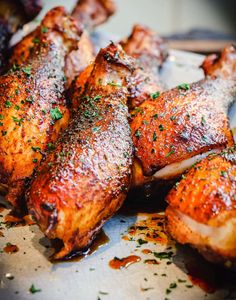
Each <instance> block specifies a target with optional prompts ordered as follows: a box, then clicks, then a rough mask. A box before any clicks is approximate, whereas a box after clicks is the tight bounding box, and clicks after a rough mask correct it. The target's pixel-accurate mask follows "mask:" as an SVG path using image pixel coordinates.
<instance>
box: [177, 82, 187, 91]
mask: <svg viewBox="0 0 236 300" xmlns="http://www.w3.org/2000/svg"><path fill="white" fill-rule="evenodd" d="M178 90H185V91H187V90H190V85H189V84H188V83H182V84H180V85H178Z"/></svg>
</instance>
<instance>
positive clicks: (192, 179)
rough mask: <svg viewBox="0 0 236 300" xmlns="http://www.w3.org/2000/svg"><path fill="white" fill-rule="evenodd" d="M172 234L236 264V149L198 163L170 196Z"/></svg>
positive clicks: (208, 254) (214, 257) (212, 256)
mask: <svg viewBox="0 0 236 300" xmlns="http://www.w3.org/2000/svg"><path fill="white" fill-rule="evenodd" d="M167 202H168V203H169V207H168V208H167V210H166V217H167V220H168V229H169V232H170V234H171V235H172V236H173V238H174V239H176V240H177V241H178V242H180V243H182V244H190V245H192V246H193V247H195V248H197V249H198V250H199V251H200V252H201V253H202V254H203V255H204V257H205V258H206V259H208V260H210V261H213V262H221V263H226V266H231V264H232V263H233V264H234V266H235V265H236V264H235V263H236V149H232V148H231V149H228V150H224V151H223V152H222V153H221V154H217V155H216V154H212V155H210V156H208V157H207V158H205V159H203V160H202V161H201V162H199V163H198V164H196V165H195V166H194V167H192V169H191V170H190V171H189V173H188V174H187V175H186V176H184V178H183V179H182V180H181V181H180V182H179V183H178V185H177V186H176V187H175V188H173V189H172V190H171V191H170V193H169V194H168V196H167Z"/></svg>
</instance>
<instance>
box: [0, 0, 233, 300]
mask: <svg viewBox="0 0 236 300" xmlns="http://www.w3.org/2000/svg"><path fill="white" fill-rule="evenodd" d="M48 2H50V6H51V5H52V2H54V3H58V4H62V1H48ZM69 2H73V1H69ZM47 8H49V7H48V6H47V7H46V8H44V10H46V9H47ZM42 15H43V13H42ZM29 27H30V26H28V25H27V26H26V27H25V29H24V30H28V28H29ZM203 59H204V57H203V56H202V55H198V54H194V53H187V52H182V51H176V50H170V55H169V57H168V59H167V62H166V63H165V64H164V66H163V69H162V72H161V76H162V79H163V81H164V82H165V83H166V84H167V86H168V87H173V86H176V85H178V84H180V83H183V82H186V83H190V82H193V81H196V80H199V79H201V78H202V77H203V72H202V71H201V70H200V69H199V67H198V66H199V65H200V64H201V63H202V61H203ZM229 115H230V120H231V127H232V128H234V127H236V105H234V106H233V107H232V108H231V110H230V113H229ZM0 202H2V203H5V202H4V199H3V198H0ZM137 202H138V199H137ZM159 203H160V199H159V198H158V196H157V197H156V199H154V202H153V201H152V203H150V199H149V198H147V199H146V200H145V201H144V202H143V203H140V202H138V205H136V198H135V196H133V198H132V199H131V200H130V204H129V203H126V204H125V206H124V208H123V209H122V210H121V211H120V212H118V213H117V214H116V215H115V216H113V217H112V218H111V219H110V221H108V222H107V223H106V225H105V226H104V228H103V230H104V232H105V234H106V236H107V237H108V238H107V240H106V242H105V243H104V244H101V245H100V247H99V248H98V249H97V250H96V251H95V252H94V253H92V254H90V255H87V256H86V257H84V258H82V259H80V260H79V259H74V260H72V261H67V262H59V263H52V262H51V261H50V259H49V257H50V255H51V254H52V251H53V250H52V248H51V247H50V241H49V240H47V239H46V238H45V237H44V236H43V234H42V233H41V232H40V230H39V228H38V227H37V226H36V225H32V226H24V227H22V226H20V227H12V228H8V229H7V228H4V230H2V232H3V233H4V237H0V250H1V253H0V299H2V300H14V299H17V300H23V299H24V300H25V299H35V300H41V299H43V300H58V299H72V300H73V299H76V300H80V299H81V300H87V299H88V300H90V299H91V300H96V299H97V300H98V299H101V300H103V299H107V300H109V299H112V300H116V299H117V300H120V299H128V300H132V299H134V300H136V299H137V300H138V299H140V300H141V299H150V300H151V299H153V300H154V299H155V300H156V299H158V300H159V299H163V300H164V299H177V300H178V299H183V298H185V299H191V300H198V299H216V300H217V299H229V300H230V299H236V285H235V284H234V281H233V279H232V278H235V277H234V274H231V273H228V272H224V271H221V270H218V269H217V268H215V266H212V265H211V264H209V263H207V262H206V261H204V260H203V259H202V258H201V257H200V256H199V255H198V254H197V253H196V252H195V251H193V250H192V249H190V248H189V247H187V246H179V245H174V244H173V243H170V244H165V243H159V242H153V241H151V242H148V243H145V244H142V242H141V243H140V241H141V240H142V237H143V236H142V232H141V231H139V233H136V234H135V235H134V236H130V235H129V234H128V233H127V232H128V231H129V228H130V226H133V225H134V224H137V222H140V221H141V220H144V219H150V218H151V217H159V216H160V214H155V213H156V212H158V210H159ZM130 207H132V210H131V209H130ZM150 207H152V208H151V209H150ZM147 208H149V209H148V210H149V213H147V212H146V210H147ZM150 211H151V212H150ZM8 212H9V210H8V209H5V210H4V211H3V212H2V213H1V216H0V222H2V221H3V220H4V216H5V215H6V214H7V213H8ZM1 226H3V227H4V226H5V225H4V224H2V225H1ZM131 228H132V227H131ZM124 236H125V237H127V236H128V237H129V238H130V239H131V241H127V240H126V238H125V239H124ZM139 239H141V240H139ZM108 240H109V241H108ZM138 240H139V241H138ZM104 241H105V240H104V238H103V242H104ZM7 243H11V244H15V245H17V246H18V248H19V251H18V252H16V253H14V254H7V253H5V252H4V251H2V249H3V248H4V247H5V246H6V244H7ZM140 244H141V245H140ZM170 247H171V248H170ZM144 249H148V250H149V251H150V252H151V253H148V254H147V253H146V254H145V253H143V252H145V251H143V250H144ZM170 251H172V252H173V256H172V258H171V259H165V258H162V259H161V256H160V255H158V253H160V252H164V253H166V252H168V253H169V252H170ZM146 252H147V251H146ZM153 253H157V255H156V256H155V255H154V254H153ZM130 255H136V256H139V257H140V258H141V260H140V261H139V262H137V263H134V264H132V265H130V266H129V267H128V268H123V269H121V270H115V269H112V268H111V267H110V266H109V262H110V261H111V260H112V259H113V258H114V257H118V258H122V257H127V256H130ZM150 259H151V260H152V259H156V261H157V262H158V263H157V264H147V263H145V262H147V260H150ZM193 273H194V277H191V276H190V275H191V274H192V275H193ZM200 273H201V274H200ZM202 277H203V278H204V280H202ZM219 281H221V282H220V283H219ZM193 282H194V283H195V284H193ZM235 282H236V278H235ZM32 284H33V285H34V286H35V288H36V289H40V291H39V292H36V293H33V294H32V290H31V292H30V287H31V286H32ZM175 284H176V287H175ZM219 284H220V285H219ZM234 285H235V289H234ZM199 286H201V288H200V287H199ZM219 286H220V288H219ZM170 287H171V288H170Z"/></svg>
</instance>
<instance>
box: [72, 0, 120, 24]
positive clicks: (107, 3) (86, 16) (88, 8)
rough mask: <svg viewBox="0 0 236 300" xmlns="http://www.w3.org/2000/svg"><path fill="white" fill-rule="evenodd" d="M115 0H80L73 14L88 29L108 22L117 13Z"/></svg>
mask: <svg viewBox="0 0 236 300" xmlns="http://www.w3.org/2000/svg"><path fill="white" fill-rule="evenodd" d="M115 11H116V6H115V3H114V1H113V0H79V1H78V3H77V5H76V6H75V8H74V10H73V12H72V16H73V18H75V19H76V20H77V22H78V23H79V24H83V25H84V27H85V28H87V29H88V30H91V29H93V28H94V27H96V26H98V25H100V24H102V23H104V22H106V20H107V19H108V18H109V17H110V16H111V15H113V14H114V13H115Z"/></svg>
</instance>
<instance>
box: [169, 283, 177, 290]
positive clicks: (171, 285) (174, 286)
mask: <svg viewBox="0 0 236 300" xmlns="http://www.w3.org/2000/svg"><path fill="white" fill-rule="evenodd" d="M176 287H177V284H176V283H175V282H172V283H171V284H170V286H169V288H170V289H175V288H176Z"/></svg>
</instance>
